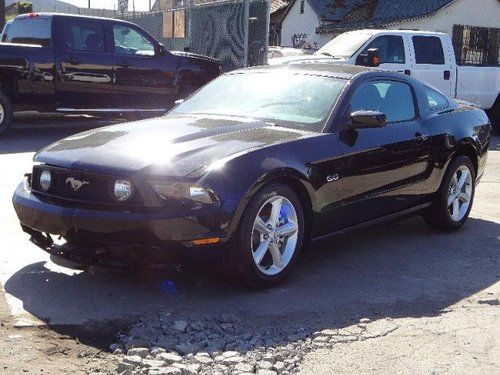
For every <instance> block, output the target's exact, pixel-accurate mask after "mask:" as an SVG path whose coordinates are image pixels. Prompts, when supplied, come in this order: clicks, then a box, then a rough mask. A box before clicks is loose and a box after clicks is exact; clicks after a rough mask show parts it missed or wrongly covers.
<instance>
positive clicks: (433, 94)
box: [425, 87, 449, 109]
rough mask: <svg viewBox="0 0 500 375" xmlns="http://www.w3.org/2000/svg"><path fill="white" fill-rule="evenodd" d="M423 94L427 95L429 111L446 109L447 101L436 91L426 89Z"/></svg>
mask: <svg viewBox="0 0 500 375" xmlns="http://www.w3.org/2000/svg"><path fill="white" fill-rule="evenodd" d="M425 93H426V95H427V102H428V103H429V108H430V109H443V108H446V107H448V105H449V103H448V99H447V98H446V97H445V96H444V95H441V94H440V93H439V92H437V91H436V90H433V89H431V88H430V87H426V88H425Z"/></svg>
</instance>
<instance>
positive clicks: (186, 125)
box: [34, 115, 313, 176]
mask: <svg viewBox="0 0 500 375" xmlns="http://www.w3.org/2000/svg"><path fill="white" fill-rule="evenodd" d="M311 134H313V133H309V132H303V131H298V130H293V129H287V128H282V127H278V126H274V125H273V124H269V123H265V122H262V121H259V120H255V119H245V118H234V117H220V116H207V115H203V116H199V115H167V116H164V117H159V118H156V119H150V120H144V121H139V122H130V123H124V124H120V125H114V126H108V127H104V128H100V129H95V130H90V131H87V132H84V133H80V134H76V135H74V136H71V137H68V138H65V139H62V140H60V141H58V142H55V143H53V144H52V145H50V146H48V147H46V148H45V149H43V150H41V151H40V152H39V153H38V154H36V155H35V159H34V160H35V162H39V163H44V164H50V165H54V166H59V167H63V168H73V169H78V170H87V171H93V172H99V173H107V174H116V175H120V176H131V175H134V174H136V173H144V174H148V175H165V176H187V175H189V174H190V173H192V172H194V171H196V170H198V169H200V168H203V167H204V166H208V165H210V164H212V163H214V162H216V161H218V160H220V159H222V158H226V157H230V156H231V155H234V154H241V153H245V152H246V151H248V150H251V149H257V148H261V147H266V146H269V145H272V144H275V143H281V142H284V141H291V140H294V139H297V138H300V137H305V136H308V135H311Z"/></svg>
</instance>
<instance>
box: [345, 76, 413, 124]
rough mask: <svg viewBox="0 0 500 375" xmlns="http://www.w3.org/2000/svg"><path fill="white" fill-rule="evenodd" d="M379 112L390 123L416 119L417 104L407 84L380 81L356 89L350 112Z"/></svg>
mask: <svg viewBox="0 0 500 375" xmlns="http://www.w3.org/2000/svg"><path fill="white" fill-rule="evenodd" d="M360 110H366V111H377V112H382V113H384V114H385V115H386V116H387V121H388V122H401V121H408V120H412V119H413V118H415V102H414V99H413V94H412V91H411V88H410V86H409V85H407V84H406V83H402V82H395V81H379V82H370V83H365V84H363V85H362V86H360V87H359V88H357V89H356V91H355V92H354V94H353V96H352V97H351V101H350V111H351V112H355V111H360Z"/></svg>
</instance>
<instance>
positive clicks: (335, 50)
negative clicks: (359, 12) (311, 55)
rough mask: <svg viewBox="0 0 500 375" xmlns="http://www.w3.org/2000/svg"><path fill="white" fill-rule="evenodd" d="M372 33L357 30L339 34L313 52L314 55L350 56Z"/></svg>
mask: <svg viewBox="0 0 500 375" xmlns="http://www.w3.org/2000/svg"><path fill="white" fill-rule="evenodd" d="M371 36H372V34H370V33H363V32H359V31H354V32H349V33H344V34H340V35H339V36H337V37H336V38H334V39H332V40H331V41H330V42H328V43H327V44H325V45H324V46H323V47H321V48H320V49H319V50H317V51H316V52H315V55H326V56H332V57H342V58H350V57H351V56H352V55H354V53H355V52H356V51H357V50H358V49H360V48H361V47H362V46H363V44H365V43H366V42H367V41H368V39H370V38H371Z"/></svg>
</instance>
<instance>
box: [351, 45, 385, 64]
mask: <svg viewBox="0 0 500 375" xmlns="http://www.w3.org/2000/svg"><path fill="white" fill-rule="evenodd" d="M355 64H356V65H361V66H369V67H374V68H376V67H378V66H379V65H380V51H379V49H378V48H370V49H369V50H368V51H366V53H362V54H361V55H359V56H358V57H357V59H356V63H355Z"/></svg>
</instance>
